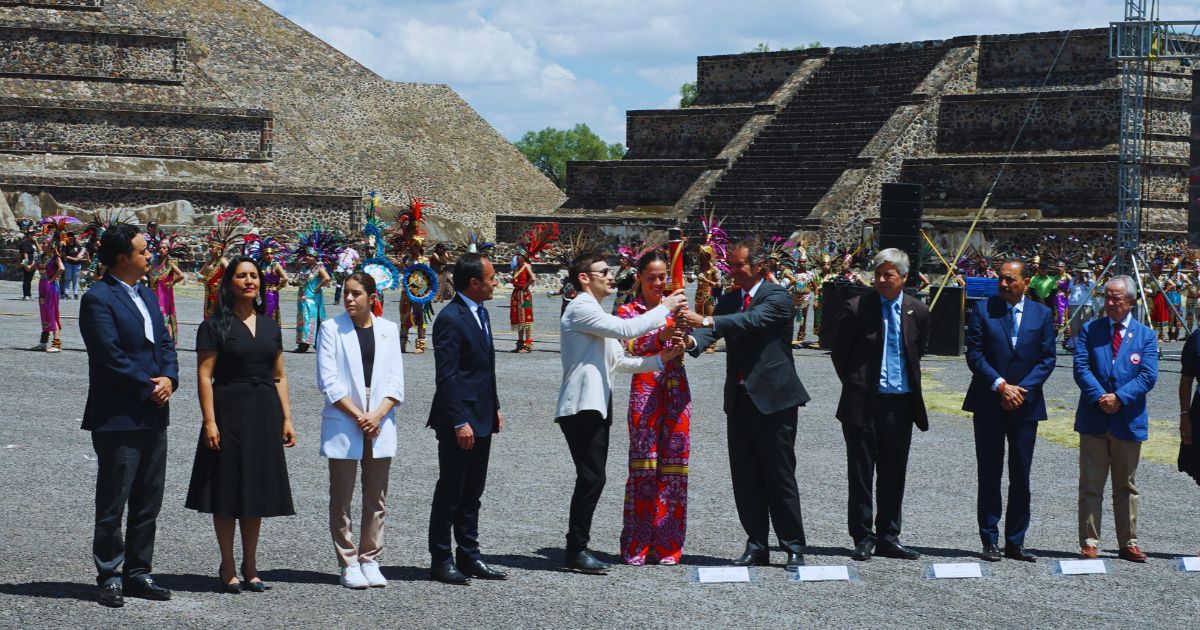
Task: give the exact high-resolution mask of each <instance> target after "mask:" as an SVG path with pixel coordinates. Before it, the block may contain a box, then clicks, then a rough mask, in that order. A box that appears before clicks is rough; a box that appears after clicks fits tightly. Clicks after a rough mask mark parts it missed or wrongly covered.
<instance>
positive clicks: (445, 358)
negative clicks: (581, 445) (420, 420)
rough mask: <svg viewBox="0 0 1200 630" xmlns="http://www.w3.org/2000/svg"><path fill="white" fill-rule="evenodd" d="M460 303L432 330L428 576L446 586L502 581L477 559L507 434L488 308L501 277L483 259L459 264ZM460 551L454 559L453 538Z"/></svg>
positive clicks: (471, 258) (456, 300) (452, 305)
mask: <svg viewBox="0 0 1200 630" xmlns="http://www.w3.org/2000/svg"><path fill="white" fill-rule="evenodd" d="M453 279H454V290H455V291H457V295H455V296H454V299H453V300H451V301H450V303H449V304H447V305H446V306H445V307H444V308H443V309H442V311H441V312H440V313H438V316H437V319H436V320H434V322H433V357H434V371H435V372H436V376H435V382H436V385H435V387H436V389H435V390H434V394H433V405H432V406H431V407H430V409H429V423H428V425H427V426H429V427H432V428H433V430H434V431H435V432H436V433H437V441H438V470H439V476H438V481H437V487H436V488H435V489H434V492H433V505H432V506H431V508H430V510H429V555H430V557H431V559H432V565H431V566H430V571H429V575H430V577H431V578H432V579H434V580H437V581H439V582H445V583H447V584H467V583H468V582H469V581H470V578H472V577H476V578H480V579H484V580H503V579H505V578H506V577H507V576H506V575H505V574H504V572H502V571H499V570H497V569H494V568H492V567H490V566H488V564H487V563H485V562H484V561H483V558H482V557H481V556H480V553H479V507H480V498H481V497H482V496H483V487H484V484H485V483H486V481H487V469H488V459H489V456H490V454H491V449H492V434H493V433H499V432H500V431H501V429H503V428H504V418H503V416H501V415H500V399H499V398H498V397H497V396H496V350H495V343H494V339H493V337H492V325H491V320H490V318H489V316H488V312H487V308H486V307H485V306H484V302H486V301H487V300H490V299H492V293H493V292H494V291H495V289H496V284H497V283H496V270H495V268H494V267H493V266H492V263H491V261H490V260H488V259H487V257H486V256H484V255H482V254H474V253H471V254H464V255H462V256H460V257H459V258H458V260H457V261H455V263H454V272H453ZM451 532H453V534H454V540H455V542H457V543H458V549H457V552H456V553H455V554H454V555H453V556H452V555H451V545H450V535H451Z"/></svg>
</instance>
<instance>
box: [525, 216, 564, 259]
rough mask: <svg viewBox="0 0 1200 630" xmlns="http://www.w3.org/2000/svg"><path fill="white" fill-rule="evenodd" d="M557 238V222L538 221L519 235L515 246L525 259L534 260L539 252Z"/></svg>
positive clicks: (544, 249)
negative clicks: (519, 237) (519, 238)
mask: <svg viewBox="0 0 1200 630" xmlns="http://www.w3.org/2000/svg"><path fill="white" fill-rule="evenodd" d="M557 240H558V224H557V223H539V224H537V225H535V226H533V227H532V228H531V229H530V230H529V231H528V232H525V234H524V235H523V236H521V240H520V242H518V244H517V246H518V248H519V249H520V252H521V255H522V256H524V257H525V258H526V260H528V261H529V262H534V261H536V260H537V257H538V255H539V254H541V253H542V252H544V251H546V249H548V248H549V247H550V245H551V244H553V243H554V242H555V241H557Z"/></svg>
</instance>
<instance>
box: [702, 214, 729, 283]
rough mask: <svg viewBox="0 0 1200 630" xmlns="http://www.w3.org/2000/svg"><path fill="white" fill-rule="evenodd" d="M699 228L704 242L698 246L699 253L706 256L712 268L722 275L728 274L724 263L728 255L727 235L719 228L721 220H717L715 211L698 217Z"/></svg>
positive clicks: (727, 267)
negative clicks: (702, 233) (719, 271)
mask: <svg viewBox="0 0 1200 630" xmlns="http://www.w3.org/2000/svg"><path fill="white" fill-rule="evenodd" d="M700 227H701V229H703V230H704V242H703V243H701V244H700V253H701V254H703V255H705V256H708V259H709V260H710V261H711V262H712V264H713V266H714V267H716V268H717V269H719V270H721V272H722V273H729V265H728V263H727V262H726V259H727V258H728V254H729V235H728V234H727V233H726V232H725V230H724V229H722V228H721V220H720V219H718V218H717V213H716V210H709V211H708V213H707V214H704V215H702V216H701V217H700Z"/></svg>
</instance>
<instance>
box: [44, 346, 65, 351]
mask: <svg viewBox="0 0 1200 630" xmlns="http://www.w3.org/2000/svg"><path fill="white" fill-rule="evenodd" d="M46 352H62V348H60V347H59V346H50V347H49V348H46Z"/></svg>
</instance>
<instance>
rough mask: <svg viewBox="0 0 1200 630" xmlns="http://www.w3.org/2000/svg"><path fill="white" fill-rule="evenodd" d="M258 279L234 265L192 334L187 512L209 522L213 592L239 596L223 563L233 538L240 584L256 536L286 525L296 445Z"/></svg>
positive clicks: (254, 267) (238, 261)
mask: <svg viewBox="0 0 1200 630" xmlns="http://www.w3.org/2000/svg"><path fill="white" fill-rule="evenodd" d="M261 287H262V273H261V272H260V270H259V268H258V264H257V263H255V262H254V259H253V258H249V257H247V256H239V257H237V258H234V259H233V261H232V262H230V263H229V266H228V267H226V268H225V273H224V274H223V275H222V277H221V285H220V288H219V289H218V293H217V306H216V312H215V313H214V315H213V317H211V318H209V319H207V320H205V321H204V323H203V324H201V325H200V329H199V330H198V331H197V332H196V354H197V364H198V365H197V372H198V376H199V384H198V391H199V395H200V410H201V412H202V414H203V416H204V424H203V428H202V430H201V432H200V442H199V444H198V445H197V446H196V461H195V463H194V465H193V466H192V480H191V484H190V486H189V487H188V496H187V504H186V505H187V507H188V508H190V509H193V510H196V511H198V512H204V513H207V514H212V515H213V528H214V529H215V530H216V534H217V544H218V546H219V547H220V550H221V566H220V569H219V577H220V581H221V589H222V590H224V591H225V592H227V593H239V592H241V590H242V586H243V584H242V583H241V582H239V581H238V578H237V571H236V567H235V565H234V557H233V535H234V530H235V527H237V526H240V527H241V530H242V567H241V569H242V577H243V579H245V581H246V583H245V585H244V586H245V587H246V589H247V590H249V591H252V592H255V593H261V592H262V591H264V590H265V589H266V587H265V586H264V585H263V582H262V580H260V579H259V578H258V568H257V558H256V555H257V549H258V533H259V528H260V526H261V525H262V519H263V517H266V516H291V515H293V514H295V513H296V511H295V509H294V508H293V507H292V491H291V487H290V486H289V484H288V473H287V461H286V459H285V457H284V447H285V446H286V447H289V448H290V447H292V446H295V445H296V431H295V429H294V428H293V427H292V413H291V406H290V405H289V403H288V381H287V375H286V374H285V373H284V369H283V338H282V336H281V335H280V331H279V325H278V324H276V323H275V321H274V320H273V319H271V318H269V317H266V316H265V315H263V303H262V293H261Z"/></svg>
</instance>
